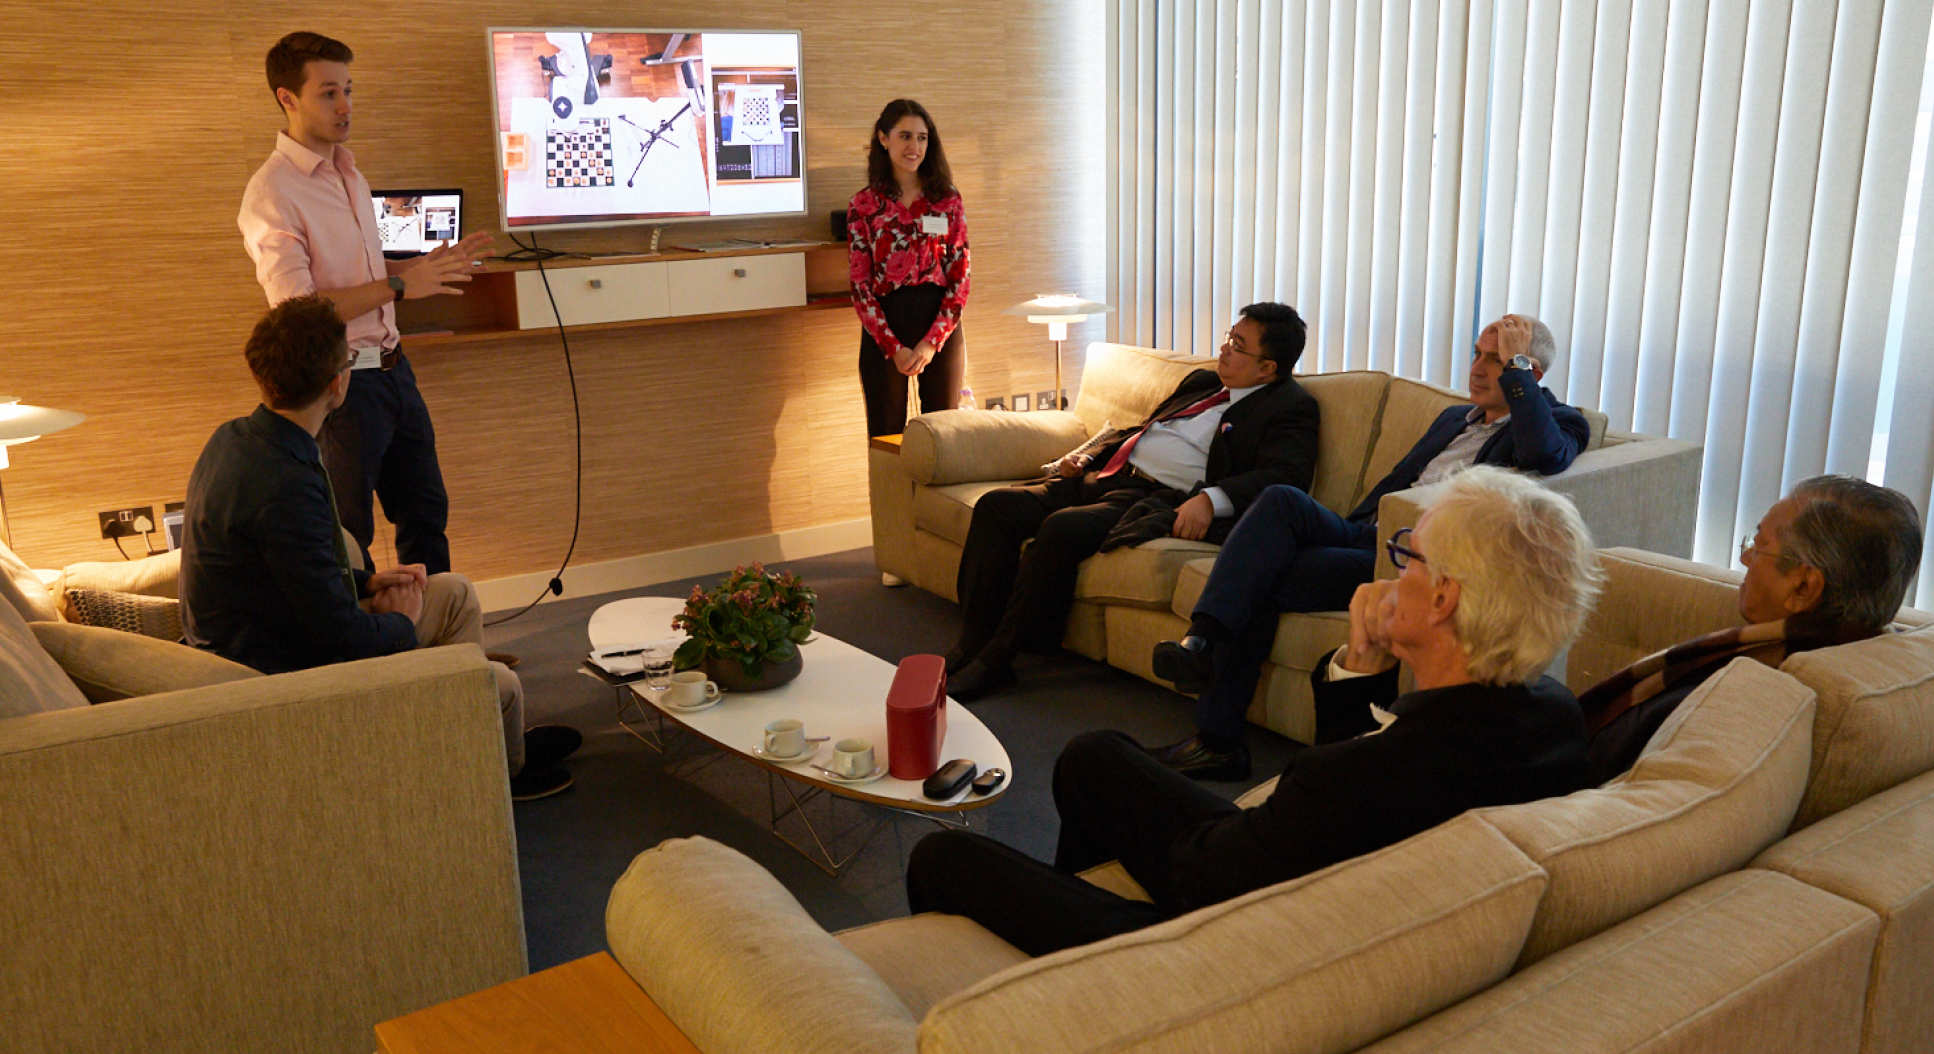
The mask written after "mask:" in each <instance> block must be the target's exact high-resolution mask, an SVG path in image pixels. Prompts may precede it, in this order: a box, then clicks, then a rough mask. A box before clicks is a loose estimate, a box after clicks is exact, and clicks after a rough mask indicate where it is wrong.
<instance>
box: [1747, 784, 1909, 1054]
mask: <svg viewBox="0 0 1934 1054" xmlns="http://www.w3.org/2000/svg"><path fill="white" fill-rule="evenodd" d="M1753 866H1754V867H1764V868H1770V869H1772V870H1775V871H1782V872H1785V873H1786V874H1789V875H1792V876H1793V877H1794V878H1797V879H1799V880H1800V881H1802V882H1805V883H1806V884H1808V885H1810V886H1817V887H1819V888H1820V889H1824V890H1826V891H1827V892H1829V893H1833V894H1836V895H1838V896H1841V897H1845V898H1846V899H1848V900H1851V901H1853V902H1854V903H1856V904H1862V905H1865V906H1866V907H1867V908H1868V909H1869V910H1871V911H1872V912H1874V914H1876V915H1878V916H1880V944H1879V947H1878V948H1876V949H1875V951H1874V958H1873V981H1872V984H1871V986H1870V987H1869V988H1868V991H1867V1000H1866V1002H1867V1021H1866V1027H1865V1034H1866V1042H1865V1043H1864V1044H1863V1045H1862V1047H1861V1049H1862V1050H1864V1051H1899V1052H1901V1054H1906V1052H1908V1051H1920V1050H1925V1049H1926V1048H1927V1044H1928V1043H1929V1041H1930V1037H1934V970H1931V969H1929V968H1928V955H1927V950H1928V949H1929V948H1934V772H1931V773H1928V774H1926V775H1923V776H1920V777H1918V778H1915V779H1911V780H1908V781H1907V782H1906V783H1903V784H1901V785H1900V786H1898V787H1895V788H1893V789H1892V790H1887V791H1882V792H1881V793H1879V794H1876V795H1874V796H1873V797H1871V798H1868V799H1866V800H1865V801H1862V802H1858V803H1856V804H1854V805H1851V806H1849V807H1847V808H1846V809H1843V810H1841V811H1840V812H1837V813H1834V814H1833V815H1832V816H1829V817H1827V818H1826V819H1824V820H1821V821H1820V822H1819V823H1816V824H1814V825H1812V826H1811V827H1808V828H1806V829H1805V830H1803V831H1801V832H1799V833H1798V834H1795V835H1793V836H1791V837H1789V838H1787V839H1786V840H1785V841H1783V842H1780V843H1779V844H1777V845H1775V846H1773V847H1772V848H1771V849H1768V850H1767V851H1765V852H1764V853H1761V854H1760V855H1759V859H1757V860H1754V861H1753Z"/></svg>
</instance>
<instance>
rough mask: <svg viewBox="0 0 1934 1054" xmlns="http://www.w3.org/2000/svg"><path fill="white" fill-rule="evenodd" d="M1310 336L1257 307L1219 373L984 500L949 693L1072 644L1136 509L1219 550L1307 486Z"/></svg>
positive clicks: (1234, 335)
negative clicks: (1082, 585)
mask: <svg viewBox="0 0 1934 1054" xmlns="http://www.w3.org/2000/svg"><path fill="white" fill-rule="evenodd" d="M1305 339H1306V330H1305V327H1304V325H1303V320H1302V318H1301V317H1300V316H1298V315H1297V314H1296V311H1295V309H1294V308H1291V307H1289V306H1287V305H1284V304H1270V303H1263V304H1251V305H1249V306H1248V307H1245V308H1243V309H1242V317H1241V318H1240V319H1239V320H1238V321H1237V322H1236V323H1235V325H1233V326H1231V327H1229V333H1228V337H1227V339H1226V340H1225V341H1224V342H1223V345H1222V351H1221V355H1220V356H1219V357H1218V358H1217V360H1216V366H1215V369H1213V370H1207V369H1204V370H1196V371H1195V372H1193V373H1191V374H1189V375H1188V376H1187V377H1185V378H1183V380H1182V383H1181V384H1180V385H1179V386H1177V387H1176V389H1175V391H1174V393H1172V394H1171V395H1170V396H1169V397H1168V398H1167V399H1165V400H1163V401H1162V404H1161V405H1160V406H1158V407H1156V409H1155V412H1154V413H1152V414H1150V415H1149V417H1148V419H1147V420H1146V421H1143V422H1142V424H1141V426H1140V427H1138V428H1135V429H1133V430H1128V431H1123V432H1120V433H1119V434H1117V435H1114V436H1112V437H1109V439H1108V441H1106V442H1104V443H1103V444H1101V445H1100V446H1099V447H1098V448H1096V449H1095V450H1094V451H1093V453H1092V455H1089V454H1070V455H1068V456H1067V457H1064V458H1062V459H1060V460H1059V461H1057V462H1056V463H1055V464H1054V465H1053V466H1051V470H1050V472H1049V474H1048V477H1047V478H1046V479H1043V480H1041V481H1038V482H1035V483H1030V484H1025V485H1021V486H1013V487H1004V488H1002V489H1000V490H996V491H992V492H990V493H988V494H985V495H983V496H982V497H981V499H980V501H979V502H977V503H976V504H975V505H974V516H973V521H972V523H971V524H970V526H969V527H968V530H967V541H966V544H965V545H964V546H963V547H962V550H961V554H960V577H959V580H958V583H957V585H958V590H957V592H958V595H959V597H960V608H961V618H962V622H963V623H964V625H963V627H962V629H961V634H960V639H959V640H958V641H957V642H956V643H955V644H954V647H953V649H952V650H951V651H950V652H949V653H948V655H947V672H948V675H949V681H948V694H950V695H952V696H953V697H954V698H956V699H959V700H961V701H963V702H965V701H968V700H972V699H978V698H980V697H981V696H983V695H986V694H988V693H989V692H993V691H996V690H998V689H1000V688H1003V687H1005V686H1007V685H1009V684H1011V683H1012V682H1013V680H1014V670H1013V659H1014V653H1015V652H1016V650H1018V649H1019V648H1020V647H1021V646H1022V644H1023V643H1024V642H1025V643H1029V644H1036V645H1039V644H1047V645H1052V644H1055V643H1058V642H1059V641H1060V640H1061V635H1062V633H1063V631H1064V629H1065V625H1066V621H1067V615H1068V607H1069V605H1070V604H1071V603H1072V602H1073V598H1074V580H1075V571H1076V568H1077V567H1079V566H1080V564H1081V561H1083V560H1085V559H1087V558H1088V557H1089V556H1092V555H1094V553H1095V552H1097V551H1098V550H1099V549H1100V548H1101V547H1102V545H1103V542H1104V541H1105V540H1106V539H1107V538H1108V537H1109V535H1110V532H1111V531H1113V530H1114V529H1115V528H1116V527H1117V526H1118V525H1120V524H1121V522H1122V520H1123V518H1124V517H1125V516H1128V515H1129V514H1130V511H1131V509H1132V510H1135V513H1134V522H1135V526H1136V528H1137V529H1138V530H1141V531H1148V530H1150V528H1151V524H1153V525H1154V530H1155V532H1156V533H1160V534H1169V535H1173V536H1174V537H1177V538H1191V539H1196V538H1208V539H1210V540H1219V539H1220V538H1221V537H1222V536H1223V535H1225V534H1226V533H1227V532H1228V530H1229V528H1230V527H1231V526H1232V525H1233V524H1234V523H1235V522H1236V519H1237V518H1238V517H1240V516H1241V515H1242V513H1243V511H1244V510H1245V509H1247V508H1248V507H1249V503H1250V502H1252V501H1254V500H1255V498H1256V495H1257V494H1260V493H1261V492H1262V491H1263V489H1264V488H1265V487H1269V486H1271V485H1272V484H1278V483H1284V484H1294V485H1295V486H1298V487H1307V486H1309V483H1310V477H1311V476H1312V475H1313V474H1314V472H1315V469H1316V430H1317V407H1316V400H1315V399H1314V398H1312V397H1311V396H1310V394H1309V393H1308V392H1306V391H1304V390H1303V388H1302V386H1301V385H1298V384H1297V383H1296V381H1295V380H1294V379H1293V378H1291V377H1290V370H1291V369H1292V368H1294V366H1295V365H1296V360H1297V359H1298V358H1299V357H1300V356H1301V355H1302V353H1303V345H1304V342H1305ZM1171 510H1172V511H1171ZM1029 539H1032V544H1029ZM1023 546H1025V547H1026V552H1025V554H1024V553H1023V551H1022V549H1023Z"/></svg>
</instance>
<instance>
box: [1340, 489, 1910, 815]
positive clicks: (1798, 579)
mask: <svg viewBox="0 0 1934 1054" xmlns="http://www.w3.org/2000/svg"><path fill="white" fill-rule="evenodd" d="M1920 560H1921V517H1920V513H1919V512H1917V511H1916V510H1915V509H1914V503H1913V502H1910V501H1908V500H1907V497H1906V495H1903V494H1901V493H1900V492H1899V491H1894V490H1889V489H1887V488H1886V487H1881V486H1876V485H1874V484H1872V483H1869V482H1867V481H1866V480H1864V479H1855V478H1853V477H1852V476H1815V477H1813V478H1812V479H1808V480H1802V481H1801V482H1800V483H1799V484H1798V485H1796V486H1794V488H1793V491H1792V493H1790V494H1788V495H1787V496H1786V497H1784V498H1781V499H1780V500H1779V501H1777V502H1775V503H1774V504H1773V507H1772V508H1770V509H1768V510H1766V515H1765V516H1762V517H1760V521H1759V527H1758V529H1757V530H1756V532H1755V533H1754V534H1753V536H1752V537H1750V538H1745V539H1741V540H1740V543H1739V562H1740V563H1742V564H1744V565H1746V577H1745V579H1744V580H1743V581H1741V582H1740V583H1739V616H1740V618H1742V619H1744V620H1745V622H1746V624H1745V625H1743V626H1733V627H1729V628H1727V629H1722V630H1715V631H1714V632H1712V633H1708V634H1705V635H1704V636H1700V637H1694V638H1692V639H1691V640H1688V641H1682V642H1680V643H1678V644H1675V645H1673V646H1672V647H1670V648H1667V649H1665V650H1664V651H1660V652H1655V653H1653V654H1651V655H1648V656H1646V657H1645V658H1642V659H1640V660H1639V661H1637V662H1635V663H1633V664H1632V665H1630V666H1627V667H1626V668H1625V669H1623V670H1620V671H1619V672H1617V673H1615V674H1613V675H1612V676H1610V677H1607V678H1605V679H1604V680H1603V681H1600V682H1599V683H1597V684H1595V685H1593V686H1592V687H1591V688H1588V689H1586V690H1585V692H1584V694H1582V695H1581V696H1579V699H1578V702H1579V704H1580V705H1581V706H1582V707H1583V708H1584V711H1585V720H1586V722H1587V723H1588V724H1589V726H1590V727H1591V729H1592V745H1591V762H1590V764H1591V773H1590V778H1591V782H1592V783H1593V784H1599V783H1603V782H1605V781H1606V780H1609V779H1611V778H1612V777H1614V776H1617V775H1618V774H1619V773H1621V772H1624V771H1625V770H1626V769H1629V768H1631V767H1632V763H1633V762H1635V761H1637V760H1638V757H1639V755H1640V754H1641V753H1643V752H1644V750H1645V745H1646V744H1647V743H1648V742H1650V741H1651V739H1652V734H1653V733H1654V732H1657V731H1658V730H1659V726H1660V725H1662V724H1664V723H1665V719H1666V718H1668V717H1670V716H1672V711H1674V710H1676V709H1678V707H1679V704H1680V703H1682V702H1684V701H1685V698H1686V697H1687V696H1689V695H1691V694H1692V692H1693V690H1694V689H1696V688H1698V687H1699V686H1700V685H1701V684H1704V683H1705V681H1706V678H1708V677H1710V676H1712V675H1713V674H1715V673H1717V672H1719V670H1720V669H1722V668H1724V667H1725V666H1726V664H1727V663H1730V662H1731V661H1732V660H1733V659H1735V658H1738V657H1739V656H1742V655H1744V656H1748V657H1750V658H1753V659H1757V660H1758V661H1760V662H1763V663H1766V664H1767V665H1768V666H1778V665H1779V664H1780V663H1782V662H1784V661H1786V657H1787V656H1788V655H1792V654H1794V653H1795V652H1801V651H1807V650H1809V649H1812V648H1824V647H1830V646H1832V645H1835V644H1845V643H1848V642H1850V641H1856V640H1865V639H1866V638H1868V637H1872V636H1877V635H1878V634H1881V633H1884V632H1886V630H1887V624H1888V623H1889V622H1891V621H1893V618H1894V615H1895V613H1896V612H1898V611H1899V610H1900V605H1901V601H1902V600H1903V599H1904V598H1905V597H1906V596H1907V586H1908V583H1910V582H1912V581H1913V580H1914V574H1915V572H1917V571H1918V570H1920ZM1361 721H1362V715H1361V714H1358V713H1354V712H1351V711H1343V712H1340V713H1335V714H1330V715H1325V714H1322V713H1320V712H1319V713H1318V714H1317V724H1316V735H1317V740H1318V741H1319V742H1321V741H1323V740H1325V739H1329V738H1338V737H1341V736H1345V735H1354V734H1355V730H1356V729H1359V728H1360V727H1361V725H1360V722H1361Z"/></svg>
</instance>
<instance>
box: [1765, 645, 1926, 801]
mask: <svg viewBox="0 0 1934 1054" xmlns="http://www.w3.org/2000/svg"><path fill="white" fill-rule="evenodd" d="M1780 669H1782V670H1784V671H1786V672H1787V673H1790V674H1792V675H1793V676H1794V677H1796V678H1798V679H1799V680H1800V683H1802V684H1804V685H1806V686H1807V687H1808V688H1811V689H1813V691H1814V692H1815V693H1817V694H1818V695H1819V697H1820V704H1819V710H1818V711H1817V713H1816V714H1815V716H1814V719H1813V777H1812V779H1811V780H1809V781H1808V783H1807V788H1806V797H1805V798H1804V799H1802V800H1801V802H1800V811H1799V814H1798V815H1797V816H1795V817H1794V818H1793V828H1794V830H1798V829H1800V828H1802V827H1805V826H1806V825H1807V824H1810V823H1812V822H1814V821H1815V820H1819V819H1822V818H1823V817H1827V816H1831V815H1833V814H1834V813H1836V812H1839V811H1840V810H1841V809H1844V808H1846V807H1847V806H1849V805H1852V804H1853V803H1855V802H1857V801H1860V800H1862V799H1863V798H1866V797H1868V796H1869V795H1872V794H1875V793H1878V792H1880V791H1883V790H1886V789H1887V788H1889V787H1892V786H1893V785H1895V784H1897V783H1899V782H1901V781H1902V780H1905V779H1907V778H1909V777H1911V776H1917V775H1919V774H1921V773H1923V772H1926V771H1927V770H1928V769H1930V768H1934V627H1927V628H1923V629H1918V630H1914V631H1912V632H1908V633H1887V634H1882V635H1881V636H1878V637H1874V638H1872V639H1870V640H1861V641H1855V642H1853V643H1852V644H1842V645H1840V646H1838V647H1834V648H1821V649H1819V650H1817V651H1807V652H1801V653H1800V654H1798V655H1795V656H1793V657H1792V658H1790V659H1787V660H1786V662H1785V663H1783V664H1781V666H1780Z"/></svg>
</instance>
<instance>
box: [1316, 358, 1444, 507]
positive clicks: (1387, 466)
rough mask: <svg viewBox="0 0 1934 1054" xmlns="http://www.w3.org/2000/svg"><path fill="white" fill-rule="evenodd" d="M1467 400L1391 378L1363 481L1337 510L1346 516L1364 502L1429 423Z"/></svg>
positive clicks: (1438, 389)
mask: <svg viewBox="0 0 1934 1054" xmlns="http://www.w3.org/2000/svg"><path fill="white" fill-rule="evenodd" d="M1469 401H1470V400H1469V399H1468V398H1466V397H1465V396H1463V395H1462V394H1460V393H1458V392H1454V391H1451V390H1450V389H1449V388H1439V387H1438V386H1436V385H1434V384H1425V383H1424V382H1422V381H1413V380H1409V379H1407V378H1404V377H1392V378H1391V379H1390V392H1389V394H1388V395H1387V396H1385V397H1384V402H1383V417H1382V419H1381V423H1380V424H1379V425H1378V427H1377V435H1376V445H1375V446H1374V447H1372V448H1371V449H1370V456H1369V459H1368V460H1367V461H1366V462H1365V464H1364V468H1363V482H1362V483H1360V484H1358V486H1357V490H1356V493H1355V494H1352V495H1351V496H1350V501H1349V503H1348V506H1347V507H1345V508H1344V509H1342V510H1340V511H1341V513H1342V514H1343V515H1346V516H1347V515H1349V512H1350V509H1351V508H1354V507H1355V506H1356V503H1357V502H1360V501H1362V500H1363V496H1364V495H1365V494H1368V493H1370V488H1371V487H1374V486H1376V485H1377V482H1378V481H1379V480H1381V479H1383V477H1385V476H1387V475H1389V474H1390V470H1391V469H1393V468H1396V467H1397V462H1399V461H1402V460H1403V456H1404V455H1405V454H1408V453H1410V448H1411V447H1413V446H1416V445H1417V440H1419V439H1422V438H1423V437H1424V433H1425V432H1426V431H1428V430H1429V429H1430V423H1431V422H1432V421H1435V420H1437V415H1438V414H1440V413H1443V412H1444V408H1445V407H1447V406H1456V405H1458V404H1459V403H1467V402H1469Z"/></svg>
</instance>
